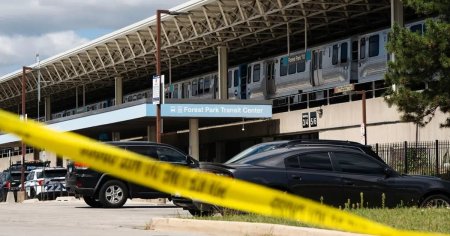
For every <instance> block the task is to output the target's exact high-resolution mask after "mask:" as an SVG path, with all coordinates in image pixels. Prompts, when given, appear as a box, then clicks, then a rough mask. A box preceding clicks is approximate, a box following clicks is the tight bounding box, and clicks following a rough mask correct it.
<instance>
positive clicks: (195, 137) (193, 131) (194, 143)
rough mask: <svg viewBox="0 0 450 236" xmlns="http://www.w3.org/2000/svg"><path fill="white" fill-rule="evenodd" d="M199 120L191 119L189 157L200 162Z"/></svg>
mask: <svg viewBox="0 0 450 236" xmlns="http://www.w3.org/2000/svg"><path fill="white" fill-rule="evenodd" d="M199 143H200V142H199V133H198V119H189V155H191V156H192V157H193V158H195V159H196V160H199V150H200V148H199Z"/></svg>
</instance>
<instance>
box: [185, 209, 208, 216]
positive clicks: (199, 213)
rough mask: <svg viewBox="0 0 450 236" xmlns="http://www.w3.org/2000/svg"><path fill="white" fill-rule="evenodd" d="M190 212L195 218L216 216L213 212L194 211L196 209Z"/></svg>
mask: <svg viewBox="0 0 450 236" xmlns="http://www.w3.org/2000/svg"><path fill="white" fill-rule="evenodd" d="M188 211H189V213H191V215H193V216H212V215H213V214H214V212H212V211H200V210H194V209H189V210H188Z"/></svg>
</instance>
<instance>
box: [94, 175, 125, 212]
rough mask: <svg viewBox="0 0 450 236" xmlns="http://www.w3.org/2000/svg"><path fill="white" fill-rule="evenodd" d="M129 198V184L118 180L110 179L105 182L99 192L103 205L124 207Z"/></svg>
mask: <svg viewBox="0 0 450 236" xmlns="http://www.w3.org/2000/svg"><path fill="white" fill-rule="evenodd" d="M127 198H128V189H127V186H125V184H124V183H123V182H121V181H118V180H109V181H107V182H106V183H104V184H103V186H102V187H101V189H100V193H99V200H100V203H101V204H102V206H103V207H106V208H119V207H122V206H123V205H124V204H125V202H126V201H127Z"/></svg>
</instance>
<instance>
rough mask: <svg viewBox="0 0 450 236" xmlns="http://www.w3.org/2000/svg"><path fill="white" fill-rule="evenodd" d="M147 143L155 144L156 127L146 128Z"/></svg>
mask: <svg viewBox="0 0 450 236" xmlns="http://www.w3.org/2000/svg"><path fill="white" fill-rule="evenodd" d="M147 141H149V142H156V126H150V125H149V126H147Z"/></svg>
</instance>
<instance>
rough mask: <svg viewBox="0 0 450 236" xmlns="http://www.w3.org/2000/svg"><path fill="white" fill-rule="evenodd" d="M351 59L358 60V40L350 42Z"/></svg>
mask: <svg viewBox="0 0 450 236" xmlns="http://www.w3.org/2000/svg"><path fill="white" fill-rule="evenodd" d="M352 61H358V41H353V42H352Z"/></svg>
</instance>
